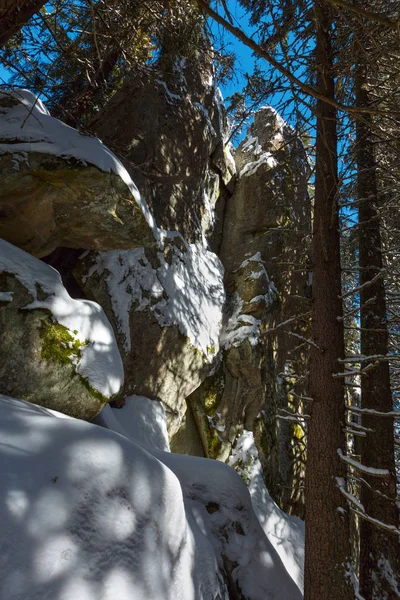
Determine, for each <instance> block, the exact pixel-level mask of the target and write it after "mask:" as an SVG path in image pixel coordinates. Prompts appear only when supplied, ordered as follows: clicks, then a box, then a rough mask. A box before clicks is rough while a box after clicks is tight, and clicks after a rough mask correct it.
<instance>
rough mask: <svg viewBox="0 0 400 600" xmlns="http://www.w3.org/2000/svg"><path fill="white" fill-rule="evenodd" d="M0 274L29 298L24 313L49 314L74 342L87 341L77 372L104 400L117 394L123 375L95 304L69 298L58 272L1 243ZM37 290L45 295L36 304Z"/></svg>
mask: <svg viewBox="0 0 400 600" xmlns="http://www.w3.org/2000/svg"><path fill="white" fill-rule="evenodd" d="M0 271H5V272H7V273H12V274H13V275H15V277H16V278H17V279H18V281H20V283H22V285H23V286H24V287H25V288H26V289H27V290H28V291H29V293H30V294H31V295H32V297H33V302H31V303H30V304H28V305H27V306H26V307H25V309H26V310H30V309H35V308H44V309H47V310H50V312H51V314H52V316H53V319H54V320H55V321H57V322H58V323H60V324H61V325H64V327H67V328H68V329H69V331H70V334H71V335H72V336H73V337H74V338H75V339H78V340H80V341H81V342H84V341H86V340H87V341H88V343H87V345H85V346H83V347H82V357H81V359H80V361H79V362H78V364H77V365H75V367H76V370H77V372H78V373H80V374H81V375H82V376H83V377H85V378H86V379H87V380H88V381H89V383H90V385H91V386H92V387H93V388H95V389H96V390H98V391H99V392H100V393H101V394H102V395H103V396H105V397H107V398H109V397H111V396H113V395H114V394H116V393H117V392H118V391H119V390H120V388H121V386H122V384H123V382H124V371H123V365H122V360H121V356H120V354H119V350H118V346H117V342H116V340H115V336H114V332H113V330H112V327H111V325H110V323H109V322H108V319H107V317H106V316H105V314H104V312H103V309H102V308H101V307H100V306H99V305H98V304H96V302H91V301H90V300H74V299H73V298H71V296H70V295H69V294H68V292H67V291H66V289H65V288H64V285H63V283H62V281H61V276H60V274H59V273H58V271H56V270H55V269H53V267H50V266H49V265H46V264H45V263H44V262H42V261H40V260H38V259H37V258H35V257H33V256H31V255H30V254H28V253H27V252H24V251H23V250H20V249H19V248H16V247H15V246H13V245H12V244H9V243H8V242H6V241H4V240H1V239H0ZM37 286H39V288H40V289H41V290H42V292H44V294H47V297H46V298H45V299H44V300H43V299H42V300H39V298H38V289H37Z"/></svg>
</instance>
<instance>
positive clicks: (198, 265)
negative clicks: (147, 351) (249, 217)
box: [88, 234, 225, 358]
mask: <svg viewBox="0 0 400 600" xmlns="http://www.w3.org/2000/svg"><path fill="white" fill-rule="evenodd" d="M177 235H178V234H177ZM170 237H171V234H170ZM180 239H181V242H182V244H183V245H184V250H181V249H179V248H178V247H177V246H176V245H172V246H171V248H172V254H171V259H170V262H168V260H167V259H166V257H165V256H164V254H163V253H162V252H159V253H158V266H156V267H155V268H154V267H153V266H152V265H151V264H150V262H149V260H148V259H147V258H146V255H145V252H144V249H143V248H138V249H135V250H124V251H109V252H99V253H98V254H97V258H96V263H95V264H94V265H93V266H92V268H91V269H90V271H89V274H88V276H90V275H92V274H93V273H98V274H99V275H102V274H103V273H104V272H105V271H106V272H108V275H107V276H106V278H105V280H106V282H107V286H108V291H109V294H110V297H111V302H112V307H113V311H114V314H115V316H116V318H117V321H118V327H119V331H120V332H121V333H122V334H123V335H124V338H125V348H126V350H127V351H129V350H130V348H131V339H130V329H129V311H130V310H138V311H141V310H145V309H148V310H150V311H151V312H152V314H153V315H154V317H155V319H156V320H157V322H158V323H159V324H160V325H161V326H162V327H168V326H170V325H177V326H178V327H179V330H180V332H181V333H182V334H183V335H184V336H186V337H188V338H189V340H190V342H191V344H192V345H193V346H194V347H195V348H197V349H198V350H199V351H201V352H202V353H203V354H204V355H205V356H206V357H210V358H212V357H213V356H215V354H216V352H217V351H218V347H219V345H218V338H219V332H220V327H221V320H222V308H223V305H224V302H225V292H224V286H223V266H222V263H221V261H220V260H219V258H218V257H217V256H216V254H214V253H212V252H210V251H208V250H205V249H204V248H203V247H202V246H201V245H200V244H186V242H184V241H183V239H182V238H180Z"/></svg>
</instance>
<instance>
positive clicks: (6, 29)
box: [0, 0, 45, 46]
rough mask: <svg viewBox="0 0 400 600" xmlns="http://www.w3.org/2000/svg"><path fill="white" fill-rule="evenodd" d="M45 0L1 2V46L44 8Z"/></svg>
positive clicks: (3, 0) (0, 0)
mask: <svg viewBox="0 0 400 600" xmlns="http://www.w3.org/2000/svg"><path fill="white" fill-rule="evenodd" d="M44 4H45V2H43V0H0V46H4V44H6V43H7V42H8V41H9V40H10V39H11V38H12V36H13V35H15V34H16V33H18V31H19V30H20V29H21V27H22V26H23V25H25V23H26V22H27V21H28V20H29V19H30V18H31V16H32V15H34V14H35V12H38V10H40V9H41V8H42V6H44Z"/></svg>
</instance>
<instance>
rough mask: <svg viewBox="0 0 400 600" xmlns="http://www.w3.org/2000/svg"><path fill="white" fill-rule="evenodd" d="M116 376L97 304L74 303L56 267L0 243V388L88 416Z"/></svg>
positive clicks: (116, 358) (119, 378) (114, 352)
mask: <svg viewBox="0 0 400 600" xmlns="http://www.w3.org/2000/svg"><path fill="white" fill-rule="evenodd" d="M123 380H124V374H123V366H122V361H121V357H120V354H119V351H118V347H117V343H116V340H115V337H114V333H113V331H112V328H111V326H110V324H109V322H108V321H107V318H106V316H105V314H104V312H103V311H102V309H101V308H100V306H99V305H98V304H95V303H94V302H90V301H88V300H74V299H73V298H71V297H70V296H69V294H68V293H67V291H66V290H65V288H64V286H63V284H62V282H61V278H60V276H59V274H58V273H57V271H55V270H54V269H52V268H51V267H49V266H48V265H46V264H44V263H43V262H41V261H40V260H38V259H36V258H34V257H33V256H31V255H29V254H27V253H26V252H23V251H22V250H20V249H19V248H16V247H15V246H12V245H11V244H8V243H7V242H5V241H3V240H0V388H1V389H2V390H3V391H4V392H7V393H8V394H10V395H12V394H14V395H15V396H19V397H20V398H22V399H24V400H28V401H30V402H35V403H36V404H40V405H42V406H46V407H48V408H52V409H55V410H59V411H61V412H63V413H65V414H68V415H71V416H74V417H79V418H81V419H92V418H93V417H95V416H96V415H97V413H98V412H99V411H100V410H101V408H102V407H103V406H104V404H105V403H106V402H108V400H109V399H110V398H111V397H113V396H115V394H116V393H117V392H118V391H119V390H120V388H121V387H122V384H123Z"/></svg>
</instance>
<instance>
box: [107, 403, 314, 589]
mask: <svg viewBox="0 0 400 600" xmlns="http://www.w3.org/2000/svg"><path fill="white" fill-rule="evenodd" d="M149 402H150V403H152V402H153V403H154V401H152V400H148V399H147V398H143V397H140V396H133V397H130V398H128V399H127V402H126V405H125V407H123V408H122V409H113V408H111V407H110V406H109V405H107V406H106V407H105V408H104V409H103V411H102V413H101V414H100V415H99V416H98V417H97V418H96V421H97V422H98V423H99V424H101V425H103V426H104V427H108V428H111V429H114V430H115V431H118V432H119V433H121V434H122V435H126V436H127V437H128V438H130V439H132V440H136V441H139V440H140V442H139V443H141V444H144V446H145V447H146V448H148V449H151V446H152V439H154V435H155V434H154V429H156V430H157V432H158V434H157V439H158V440H160V439H162V438H164V444H167V438H166V436H165V434H163V431H164V427H165V426H164V427H163V425H162V422H161V420H160V418H159V417H158V418H157V419H153V420H152V425H153V426H152V428H151V429H150V428H149V425H147V428H148V429H147V431H148V433H147V434H146V432H145V430H144V428H143V425H142V418H141V416H140V413H141V412H142V411H143V412H144V413H147V414H148V415H149V416H150V415H151V409H150V408H149V406H148V403H149ZM155 404H156V405H157V404H158V403H157V402H155ZM154 410H156V409H153V411H154ZM157 410H158V409H157ZM150 419H151V416H150ZM158 447H160V442H158ZM150 451H151V453H152V454H153V456H155V457H157V458H158V459H159V460H160V461H161V462H162V463H164V464H165V465H166V466H167V467H168V468H169V469H170V470H171V471H172V472H173V473H174V474H175V475H176V476H177V478H178V480H179V481H180V484H181V488H182V492H183V498H184V502H185V507H186V514H187V516H188V518H189V520H194V521H195V522H196V523H197V525H198V527H199V528H200V530H201V531H203V532H204V533H205V534H206V535H207V538H208V540H209V541H210V542H211V543H212V545H213V547H214V549H215V553H216V556H217V557H218V560H219V564H220V566H221V568H223V566H224V564H223V561H222V560H221V557H222V556H225V557H226V558H228V560H229V561H231V563H232V564H233V565H234V568H233V570H232V574H231V577H232V579H233V581H235V582H237V584H238V585H239V587H240V589H241V590H242V592H243V593H244V594H245V597H246V598H248V599H249V600H265V599H266V598H267V599H268V600H300V599H301V598H302V594H301V592H300V591H299V587H300V585H298V586H296V584H295V583H294V581H296V577H295V576H293V574H294V575H298V577H297V579H299V580H300V581H301V583H302V580H301V577H302V576H301V574H299V573H297V572H296V568H297V560H298V559H299V562H300V563H301V552H302V548H303V546H302V544H303V543H304V542H303V539H302V535H301V533H302V529H301V525H300V526H299V529H300V533H299V536H298V542H299V548H297V547H295V544H294V545H293V546H292V548H291V547H290V543H293V542H294V541H295V535H296V532H297V529H296V526H292V523H291V519H292V518H291V517H289V516H288V515H286V514H285V513H283V512H282V511H280V510H279V509H278V507H277V506H276V505H275V504H274V503H273V502H272V500H271V499H270V498H269V497H268V498H269V502H265V504H264V506H263V505H262V502H261V503H260V505H259V506H258V508H260V507H261V509H265V510H266V511H267V513H266V515H265V522H267V523H269V524H270V525H271V526H270V527H266V528H265V529H264V531H265V533H264V531H263V530H262V528H261V525H260V523H261V524H262V525H263V524H265V523H263V522H262V520H261V519H260V521H259V520H258V519H257V516H259V512H258V511H257V510H256V511H255V512H254V511H253V506H252V501H251V498H250V495H249V492H248V489H247V487H246V485H245V484H244V482H243V480H242V478H241V477H240V476H239V475H237V473H235V472H234V470H233V469H232V468H230V467H229V466H227V465H225V464H224V463H221V462H219V461H214V460H209V459H203V458H197V457H193V456H186V455H178V454H171V453H169V452H160V451H159V450H156V449H155V448H154V446H153V449H152V450H150ZM264 490H265V486H264ZM265 492H266V490H265ZM261 500H264V501H265V500H266V497H265V496H264V497H263V498H261ZM268 511H269V512H268ZM255 513H256V514H255ZM279 513H280V514H279ZM256 515H257V516H256ZM260 516H262V515H260ZM295 521H299V520H298V519H293V522H295ZM299 523H301V522H300V521H299ZM272 524H274V525H278V526H281V527H282V528H283V529H284V530H285V531H284V533H285V534H287V535H289V540H290V541H289V544H288V545H287V544H286V542H285V540H284V539H279V533H275V538H274V532H273V531H272ZM267 531H269V532H270V533H271V538H269V536H267V535H266V533H267ZM281 533H282V530H281ZM283 542H284V543H285V546H284V547H285V551H284V552H282V553H281V552H279V550H278V548H279V544H280V543H283ZM297 553H298V555H299V556H298V555H297ZM299 557H300V558H299ZM301 572H302V567H301ZM289 573H290V574H289ZM292 573H293V574H292ZM293 580H294V581H293Z"/></svg>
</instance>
